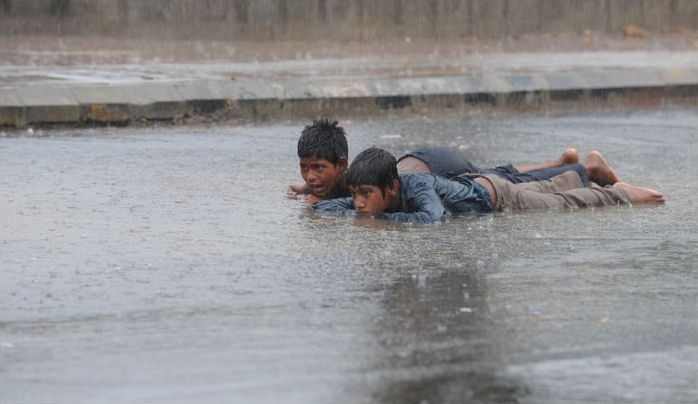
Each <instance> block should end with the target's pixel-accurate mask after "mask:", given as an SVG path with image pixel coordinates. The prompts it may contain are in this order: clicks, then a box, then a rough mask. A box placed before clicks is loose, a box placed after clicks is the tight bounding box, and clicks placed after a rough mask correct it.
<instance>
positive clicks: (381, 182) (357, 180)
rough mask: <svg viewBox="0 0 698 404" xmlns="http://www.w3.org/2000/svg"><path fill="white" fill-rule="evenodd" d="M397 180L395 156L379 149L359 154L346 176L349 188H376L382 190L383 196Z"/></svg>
mask: <svg viewBox="0 0 698 404" xmlns="http://www.w3.org/2000/svg"><path fill="white" fill-rule="evenodd" d="M396 178H398V175H397V160H395V156H393V155H392V154H390V153H389V152H387V151H385V150H383V149H379V148H377V147H371V148H369V149H366V150H364V151H362V152H361V153H359V155H358V156H356V157H355V158H354V161H353V162H352V163H351V166H349V170H348V171H347V174H346V179H347V185H348V186H350V187H352V186H361V185H371V186H376V187H378V188H380V189H381V192H382V193H383V196H385V190H386V189H387V188H388V187H390V185H392V183H393V180H394V179H396Z"/></svg>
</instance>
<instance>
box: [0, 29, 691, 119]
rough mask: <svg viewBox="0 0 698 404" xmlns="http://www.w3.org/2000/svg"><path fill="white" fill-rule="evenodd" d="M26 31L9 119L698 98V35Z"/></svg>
mask: <svg viewBox="0 0 698 404" xmlns="http://www.w3.org/2000/svg"><path fill="white" fill-rule="evenodd" d="M22 40H23V39H22V38H19V39H14V41H15V42H17V41H20V43H21V41H22ZM24 40H26V41H28V45H27V46H26V47H23V46H20V45H18V44H17V43H14V42H12V41H13V40H12V39H5V40H4V41H3V42H2V43H0V45H2V46H0V55H2V60H0V126H10V127H26V126H30V125H41V124H55V123H63V124H73V125H79V124H89V123H117V124H129V123H138V122H147V121H150V120H180V119H185V118H188V117H192V116H199V115H204V116H214V117H217V118H242V119H246V120H257V121H259V120H269V119H272V120H273V119H279V118H281V119H284V118H294V117H297V118H301V117H305V118H307V117H312V116H317V115H321V114H323V115H340V116H348V115H350V114H352V115H354V114H359V115H360V114H365V113H369V114H370V113H375V112H389V111H394V110H400V111H402V110H407V111H408V112H412V113H419V112H423V111H425V110H434V109H459V108H466V109H473V108H481V107H484V108H489V107H495V108H501V107H510V106H514V107H521V106H523V107H529V106H530V107H536V106H540V105H548V104H550V103H555V102H569V101H571V102H580V101H582V102H585V101H589V100H591V101H602V102H606V101H608V100H609V99H615V98H623V97H626V96H627V97H631V98H633V99H634V100H635V102H637V100H640V102H641V103H644V104H648V103H652V102H653V103H654V104H656V105H664V104H665V103H667V102H671V101H672V100H675V99H681V100H688V102H689V104H692V105H695V104H696V103H697V102H698V101H696V95H697V94H698V50H697V49H696V46H698V45H695V44H694V45H690V44H688V45H684V46H679V47H678V48H677V49H670V48H669V47H668V46H667V49H662V48H645V49H643V48H642V47H634V48H630V49H628V48H627V47H626V48H625V49H604V48H603V47H598V48H591V49H586V50H581V51H580V50H559V49H558V50H552V51H546V50H544V49H538V50H536V51H531V50H529V49H528V48H525V49H522V50H516V49H512V48H511V47H509V48H507V49H499V48H498V47H496V46H491V45H492V44H490V46H480V47H472V46H471V47H466V46H464V45H460V44H458V43H451V44H443V43H438V42H426V43H420V44H417V45H414V44H411V43H409V42H405V43H396V44H392V46H388V45H385V44H383V47H382V48H380V49H372V48H367V47H360V46H358V47H357V46H350V45H345V46H339V45H334V46H335V47H336V48H334V49H332V50H331V51H321V50H316V51H314V50H311V49H308V47H307V45H306V46H305V48H303V47H299V46H298V44H295V45H294V44H289V45H288V48H289V49H283V44H258V45H255V44H247V45H246V46H247V48H244V49H238V48H236V47H235V46H234V45H228V46H227V47H226V46H224V47H223V48H221V49H208V48H206V50H202V51H201V52H200V53H196V52H194V51H192V50H186V49H184V50H183V49H178V48H176V47H173V48H171V49H167V50H166V51H164V50H162V49H158V48H159V47H165V45H167V46H170V47H172V46H173V45H172V44H171V43H159V42H154V43H149V42H144V43H140V42H137V41H133V43H129V44H127V46H126V47H125V48H124V47H121V48H117V50H115V49H111V50H110V49H109V48H108V46H107V45H108V44H109V43H108V42H106V44H105V45H104V49H100V48H99V45H100V43H99V42H98V43H97V44H94V43H91V44H89V45H90V46H91V48H90V47H89V46H87V45H86V44H83V43H80V42H78V43H71V42H69V41H66V42H64V41H62V40H60V41H59V42H58V44H57V45H55V46H54V47H53V48H48V49H44V48H41V47H39V45H37V44H36V43H35V42H36V40H35V39H33V40H32V39H31V38H24ZM32 41H33V42H32ZM105 41H106V40H105ZM674 42H680V38H679V39H675V40H674ZM697 43H698V42H697ZM669 44H671V42H669ZM667 45H668V44H667ZM180 46H190V47H202V48H205V45H202V44H201V43H194V44H191V43H184V42H183V43H181V45H180ZM221 46H222V45H221ZM254 46H257V47H258V48H257V49H254V50H250V49H248V48H249V47H254ZM270 47H273V49H267V48H270ZM85 48H87V49H88V50H85ZM214 48H215V47H214ZM294 49H297V50H296V51H295V52H294ZM168 52H170V53H171V55H169V54H168ZM209 52H210V53H209ZM151 53H152V54H151ZM168 55H169V56H168ZM651 100H653V101H651Z"/></svg>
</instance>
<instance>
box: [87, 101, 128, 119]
mask: <svg viewBox="0 0 698 404" xmlns="http://www.w3.org/2000/svg"><path fill="white" fill-rule="evenodd" d="M90 118H91V119H93V120H95V121H102V122H114V121H128V119H129V116H128V115H127V114H125V113H124V111H122V110H120V109H119V108H118V107H115V106H113V105H107V104H92V105H90Z"/></svg>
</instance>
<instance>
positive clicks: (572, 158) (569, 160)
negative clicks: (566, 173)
mask: <svg viewBox="0 0 698 404" xmlns="http://www.w3.org/2000/svg"><path fill="white" fill-rule="evenodd" d="M577 163H579V153H577V149H575V148H572V147H570V148H569V149H565V151H564V152H562V155H561V156H560V165H561V166H564V165H567V164H577Z"/></svg>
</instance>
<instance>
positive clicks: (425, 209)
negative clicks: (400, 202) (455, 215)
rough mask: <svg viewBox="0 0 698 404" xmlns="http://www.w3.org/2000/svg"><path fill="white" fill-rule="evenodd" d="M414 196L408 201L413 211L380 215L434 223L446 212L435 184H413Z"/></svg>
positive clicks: (395, 218) (406, 220) (402, 220)
mask: <svg viewBox="0 0 698 404" xmlns="http://www.w3.org/2000/svg"><path fill="white" fill-rule="evenodd" d="M410 188H411V194H412V196H411V197H410V199H409V200H408V201H406V202H407V205H408V206H409V207H410V210H411V211H412V212H394V213H383V214H381V215H379V216H378V217H381V218H383V219H388V220H397V221H400V222H419V223H433V222H438V221H439V220H441V219H442V218H443V217H444V215H445V214H446V208H445V207H444V204H443V202H442V201H441V198H440V197H439V195H438V193H437V192H436V190H435V189H434V187H433V186H430V185H429V184H426V183H424V182H418V183H414V184H411V186H410Z"/></svg>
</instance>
